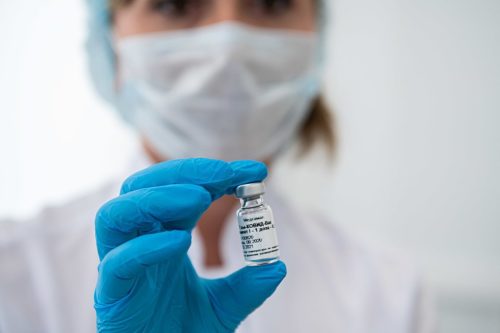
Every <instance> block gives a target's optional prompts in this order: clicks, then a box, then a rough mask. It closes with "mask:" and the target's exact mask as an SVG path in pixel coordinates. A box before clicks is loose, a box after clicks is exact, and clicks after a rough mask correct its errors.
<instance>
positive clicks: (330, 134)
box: [109, 0, 337, 158]
mask: <svg viewBox="0 0 500 333" xmlns="http://www.w3.org/2000/svg"><path fill="white" fill-rule="evenodd" d="M132 1H133V0H109V8H110V12H111V15H113V13H114V12H115V11H116V10H117V9H119V8H122V7H124V6H127V5H129V4H131V3H132ZM299 139H300V148H299V157H302V156H304V155H306V154H307V153H308V152H310V151H311V150H312V148H313V146H314V144H315V143H316V142H320V143H323V144H324V148H325V149H326V151H327V154H328V156H329V157H330V158H333V157H334V154H335V150H336V146H337V136H336V131H335V122H334V114H333V112H331V111H330V108H329V107H328V105H327V104H326V102H325V99H324V97H323V96H318V97H317V98H316V99H315V100H314V102H313V104H312V106H311V112H310V113H309V114H308V116H307V118H306V120H305V121H304V123H303V125H302V128H301V130H300V136H299Z"/></svg>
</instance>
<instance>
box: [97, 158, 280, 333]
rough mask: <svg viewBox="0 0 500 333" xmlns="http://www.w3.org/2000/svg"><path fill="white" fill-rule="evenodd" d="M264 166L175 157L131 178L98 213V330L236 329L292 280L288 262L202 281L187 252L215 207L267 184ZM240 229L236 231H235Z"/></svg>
mask: <svg viewBox="0 0 500 333" xmlns="http://www.w3.org/2000/svg"><path fill="white" fill-rule="evenodd" d="M266 175H267V169H266V167H265V165H264V164H262V163H259V162H252V161H238V162H233V163H226V162H222V161H217V160H208V159H201V158H198V159H186V160H174V161H169V162H164V163H160V164H157V165H154V166H152V167H150V168H148V169H146V170H143V171H141V172H138V173H136V174H135V175H133V176H131V177H130V178H128V179H127V180H126V181H125V183H124V184H123V186H122V190H121V194H120V196H119V197H117V198H115V199H113V200H111V201H109V202H108V203H106V204H105V205H104V206H103V207H101V209H100V210H99V212H98V213H97V216H96V239H97V249H98V253H99V257H100V259H101V263H100V265H99V277H98V282H97V286H96V290H95V295H94V298H95V310H96V314H97V328H98V331H99V332H149V333H155V332H162V333H163V332H169V333H174V332H204V333H206V332H233V331H234V330H235V329H236V327H237V326H238V325H239V323H240V322H241V321H242V320H243V319H244V318H245V317H246V316H248V315H249V314H250V313H251V312H252V311H253V310H255V309H256V308H257V307H259V306H260V305H261V304H262V303H263V302H264V301H265V300H266V299H267V298H268V297H269V296H270V295H271V294H272V293H273V292H274V290H275V289H276V288H277V286H278V285H279V284H280V282H281V281H282V279H283V278H284V277H285V275H286V268H285V265H284V264H283V263H282V262H278V263H275V264H272V265H267V266H259V267H245V268H243V269H241V270H239V271H237V272H235V273H233V274H232V275H230V276H228V277H226V278H221V279H215V280H209V279H204V278H201V277H199V276H198V275H197V274H196V271H195V269H194V268H193V266H192V264H191V261H190V260H189V258H188V256H187V254H186V252H187V250H188V248H189V246H190V241H191V230H192V229H193V228H194V226H195V224H196V222H197V220H198V219H199V218H200V216H201V215H202V213H203V212H204V211H205V210H206V209H207V208H208V207H209V206H210V204H211V202H212V201H214V200H216V199H217V198H219V197H221V196H222V195H224V194H229V193H232V192H233V191H234V188H235V187H236V186H238V185H240V184H244V183H249V182H257V181H261V180H262V179H264V178H265V177H266ZM235 232H237V230H235Z"/></svg>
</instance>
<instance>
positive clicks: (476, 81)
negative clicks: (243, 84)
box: [0, 0, 500, 333]
mask: <svg viewBox="0 0 500 333" xmlns="http://www.w3.org/2000/svg"><path fill="white" fill-rule="evenodd" d="M84 19H85V13H84V7H83V0H82V1H80V0H16V1H7V0H0V41H1V43H0V45H1V46H0V110H1V111H0V153H1V155H0V156H1V165H0V181H1V185H0V216H2V217H14V218H18V219H20V220H22V219H24V218H26V217H29V216H32V215H33V214H35V213H36V212H37V211H38V210H39V209H40V208H41V207H42V206H45V205H47V204H58V203H61V202H64V201H65V200H67V198H69V197H73V196H75V195H78V194H79V193H82V192H85V191H88V190H91V189H93V188H95V187H97V186H98V185H99V184H101V183H102V182H104V181H105V180H106V179H109V178H110V177H113V176H114V175H115V174H117V170H121V169H123V168H124V165H125V164H126V163H127V161H128V158H129V155H130V153H131V151H132V148H131V147H132V146H133V142H134V140H135V138H134V136H133V134H132V133H131V132H130V131H129V130H127V129H125V128H124V127H123V126H122V125H121V123H120V122H119V120H118V118H117V117H116V115H115V114H114V113H113V112H112V111H108V110H107V109H106V106H105V105H104V104H103V103H102V102H100V101H99V100H98V99H97V98H96V97H95V96H94V95H93V91H92V90H91V87H90V83H89V82H88V77H87V73H86V68H85V59H84V52H83V51H84V49H83V40H84V34H85V26H84ZM332 21H333V22H334V24H333V32H332V33H331V34H330V36H329V38H328V44H329V49H330V50H331V56H330V57H329V60H331V62H330V65H329V67H328V70H327V73H326V74H327V75H326V83H327V84H326V86H327V88H326V92H327V95H328V97H329V99H330V100H331V101H332V104H333V105H334V107H335V109H336V114H337V122H338V128H339V131H340V147H339V148H340V149H339V154H338V163H337V165H336V167H335V168H333V167H321V166H320V165H319V163H320V162H321V157H320V156H319V155H313V156H312V158H311V159H309V160H308V161H307V162H304V163H302V164H299V165H296V164H294V165H293V167H292V166H291V165H289V164H287V163H286V162H287V161H283V162H282V163H280V165H279V166H278V167H277V168H276V170H275V171H274V172H275V175H276V177H277V178H278V179H280V180H283V181H284V182H283V183H284V184H283V185H282V186H283V190H286V191H287V193H289V194H290V195H291V196H292V197H293V198H294V200H298V201H301V202H305V203H307V204H308V205H311V206H314V207H317V208H318V209H321V210H323V211H325V212H327V213H329V214H332V215H333V216H334V217H335V220H336V221H337V222H338V223H339V224H342V225H344V226H345V227H346V228H347V229H350V230H351V231H353V232H355V233H357V234H359V235H360V236H362V237H366V238H367V239H369V240H371V241H375V242H381V243H385V244H386V245H390V246H391V247H394V248H396V249H399V250H402V251H404V252H406V253H407V254H408V255H409V257H411V258H413V260H415V261H416V262H417V263H418V264H419V265H420V266H421V267H422V269H423V270H424V273H425V276H426V278H427V280H428V281H429V282H430V283H431V285H432V286H433V288H434V289H435V292H436V295H437V301H438V306H439V318H440V322H441V324H440V325H441V327H442V331H443V332H454V333H457V332H500V131H499V130H498V127H499V125H500V1H498V0H454V1H449V0H420V1H416V0H413V1H402V0H382V1H376V2H375V1H369V0H337V1H335V2H334V6H333V15H332ZM311 170H312V171H311ZM304 193H307V194H306V195H305V194H304ZM311 193H316V194H317V195H311Z"/></svg>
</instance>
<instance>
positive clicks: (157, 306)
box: [0, 0, 429, 332]
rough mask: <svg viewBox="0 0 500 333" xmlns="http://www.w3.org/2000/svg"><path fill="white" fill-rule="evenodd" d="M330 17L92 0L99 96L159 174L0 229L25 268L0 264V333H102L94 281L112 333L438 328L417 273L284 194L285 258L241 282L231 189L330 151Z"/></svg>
mask: <svg viewBox="0 0 500 333" xmlns="http://www.w3.org/2000/svg"><path fill="white" fill-rule="evenodd" d="M321 6H322V4H321V3H319V2H317V1H314V0H295V1H293V0H210V1H202V0H191V1H190V0H111V1H110V2H109V3H107V2H106V1H105V0H89V8H90V29H91V33H90V38H89V43H88V50H89V59H90V65H91V70H92V74H93V78H94V81H95V83H96V87H97V89H98V91H99V93H100V94H101V96H103V97H104V98H106V99H107V100H108V101H110V102H111V103H113V105H115V106H116V108H117V109H118V110H119V111H120V113H121V114H123V116H124V118H125V119H126V120H127V121H128V122H129V123H130V124H131V125H132V126H133V127H134V128H135V129H136V130H137V131H138V133H139V134H140V136H141V138H142V143H143V152H142V154H144V155H145V156H146V158H145V159H147V160H149V162H147V164H151V162H152V163H156V164H155V165H153V166H150V167H148V168H145V169H144V170H142V171H139V172H137V173H134V174H132V175H131V176H129V177H128V178H127V179H126V180H125V182H123V184H122V185H121V188H120V192H119V193H120V195H118V196H116V194H115V193H117V190H116V187H114V186H110V187H107V188H105V189H104V190H102V191H99V192H96V193H93V194H91V195H89V196H87V197H85V198H81V199H79V200H76V201H74V202H72V203H69V204H68V205H66V206H64V207H58V208H52V209H50V210H47V211H45V212H44V213H43V214H42V215H41V216H40V217H39V218H37V219H35V221H32V223H31V224H27V225H25V226H23V227H18V226H16V227H12V228H11V229H7V230H5V232H3V233H2V234H3V237H2V243H1V246H2V247H1V256H2V263H4V262H6V263H15V264H12V265H3V264H2V272H1V273H2V274H1V277H0V279H2V280H1V285H0V287H1V288H2V294H1V295H2V304H1V305H2V306H1V308H0V309H1V311H2V315H1V317H0V318H1V319H0V320H2V322H1V324H2V325H3V326H0V327H1V328H2V329H4V330H5V331H7V332H35V331H36V332H90V331H93V330H94V329H95V324H94V320H95V318H94V317H93V314H92V313H91V312H90V311H89V309H91V300H90V299H89V295H90V294H91V292H92V290H93V288H94V283H95V281H96V280H97V285H96V286H95V294H94V308H95V313H96V315H97V329H98V330H99V331H102V332H139V331H140V332H232V331H235V330H238V331H240V332H426V331H428V329H429V327H428V321H427V317H426V316H424V314H425V311H423V310H424V308H423V306H422V304H423V303H422V299H421V291H420V287H419V281H418V279H417V277H416V274H415V272H414V271H413V269H412V268H411V267H410V266H409V265H406V264H405V263H404V262H401V261H398V260H395V259H393V258H390V257H388V256H385V255H384V254H382V253H381V252H379V251H376V250H373V249H369V248H368V247H366V246H364V245H362V244H360V243H358V242H356V241H354V240H352V239H350V238H349V237H347V236H346V235H345V234H344V233H343V232H341V231H339V230H338V229H337V228H335V227H334V226H333V225H332V224H331V222H330V221H328V219H325V218H324V217H321V216H319V215H318V214H317V213H314V212H304V211H302V210H301V209H300V207H292V206H291V204H290V203H288V202H287V201H286V200H284V199H283V198H280V196H279V194H278V193H276V192H275V191H274V189H273V184H272V181H271V182H270V183H269V188H268V193H267V194H266V198H267V201H268V203H269V204H270V206H271V207H273V210H274V212H275V219H276V223H277V228H278V232H279V239H280V246H281V254H282V260H283V262H281V261H280V262H277V263H274V264H270V265H264V266H258V267H246V268H243V269H241V266H242V262H243V261H242V257H241V245H240V241H239V236H238V233H237V230H235V226H234V223H235V222H234V211H235V210H236V209H237V208H238V207H237V206H238V202H237V200H236V199H235V198H234V197H232V196H230V195H229V194H232V193H233V192H234V189H235V187H236V186H238V185H240V184H246V183H252V182H259V181H262V180H264V179H265V178H266V176H267V173H268V169H267V167H266V164H267V165H272V163H273V162H274V161H275V160H276V158H277V156H279V154H280V153H281V152H283V151H284V150H285V149H286V148H287V147H288V146H289V145H290V143H291V142H293V141H294V140H295V139H299V140H301V142H302V143H303V147H305V150H307V149H310V148H311V146H312V145H313V144H316V143H317V142H318V143H320V142H323V143H325V144H326V147H327V148H332V146H333V138H334V135H333V130H332V128H331V127H330V125H329V124H330V122H329V115H328V112H327V110H326V108H325V107H324V106H323V105H322V103H321V98H320V93H319V86H320V85H319V81H320V79H319V72H320V70H321V51H322V45H321V42H320V41H321V38H320V35H321V33H322V29H323V26H324V24H325V22H324V18H323V17H322V16H321V13H323V12H324V9H323V8H322V7H321ZM195 157H204V158H195ZM208 158H210V159H208ZM139 159H141V158H140V157H138V160H139ZM225 161H227V162H225ZM258 161H262V162H265V164H264V163H262V162H258ZM113 196H116V197H115V198H112V199H111V197H113ZM110 199H111V200H110ZM96 212H97V214H96ZM94 215H95V238H94V232H93V231H94V230H93V225H92V223H91V221H92V220H93V219H94ZM231 224H233V225H231ZM20 229H22V230H20ZM94 242H96V243H97V254H95V252H94V251H95V250H93V247H94V245H93V244H94ZM188 251H189V255H188ZM97 259H99V269H98V272H97V274H96V272H95V266H96V265H97ZM285 263H286V266H285ZM233 272H234V273H233ZM228 274H229V275H228ZM285 275H287V276H286V278H285ZM223 276H226V277H223ZM207 277H214V279H207ZM221 277H223V278H221Z"/></svg>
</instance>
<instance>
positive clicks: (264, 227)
mask: <svg viewBox="0 0 500 333" xmlns="http://www.w3.org/2000/svg"><path fill="white" fill-rule="evenodd" d="M264 193H265V187H264V183H250V184H245V185H240V186H238V187H237V188H236V191H235V195H236V197H237V198H239V199H240V202H241V208H240V209H239V210H238V212H237V213H236V215H237V217H238V225H239V229H240V237H241V245H242V247H243V256H244V257H245V262H246V264H247V265H248V266H258V265H266V264H271V263H273V262H276V261H278V259H279V245H278V237H277V235H276V228H275V225H274V218H273V212H272V210H271V207H269V206H268V205H267V204H266V203H265V202H264V198H263V194H264Z"/></svg>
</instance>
